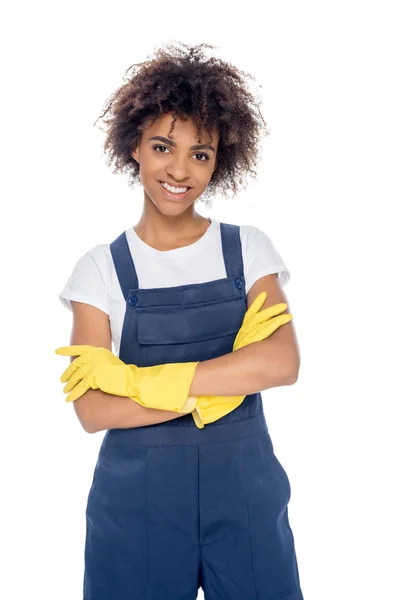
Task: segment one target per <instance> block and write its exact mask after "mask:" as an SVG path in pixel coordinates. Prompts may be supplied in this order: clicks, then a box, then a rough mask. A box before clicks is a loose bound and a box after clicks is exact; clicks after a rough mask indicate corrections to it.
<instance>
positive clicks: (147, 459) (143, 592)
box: [142, 452, 149, 600]
mask: <svg viewBox="0 0 400 600" xmlns="http://www.w3.org/2000/svg"><path fill="white" fill-rule="evenodd" d="M148 464H149V452H147V454H146V469H145V478H144V514H145V519H146V527H145V532H146V534H145V539H144V552H143V588H142V600H145V596H146V589H147V571H148V569H147V566H148V560H147V555H148V551H149V548H148V546H149V511H148V505H147V468H148Z"/></svg>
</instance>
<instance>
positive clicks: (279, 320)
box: [189, 292, 293, 429]
mask: <svg viewBox="0 0 400 600" xmlns="http://www.w3.org/2000/svg"><path fill="white" fill-rule="evenodd" d="M266 299H267V293H266V292H261V293H260V294H259V295H258V296H257V297H256V298H255V299H254V301H253V303H252V304H251V306H249V308H248V310H247V312H246V314H245V316H244V319H243V323H242V326H241V328H240V329H239V331H238V333H237V336H236V338H235V342H234V344H233V352H234V351H235V350H239V348H244V347H245V346H248V345H249V344H252V343H253V342H260V341H261V340H264V339H266V338H267V337H269V336H270V335H272V334H273V333H274V331H276V330H277V329H278V328H279V327H281V326H282V325H285V324H286V323H289V321H291V320H292V318H293V316H292V315H291V314H289V313H286V314H284V315H281V313H282V312H283V311H285V310H286V309H287V304H286V303H285V302H280V303H278V304H274V305H273V306H269V307H268V308H265V309H264V310H261V311H260V308H261V306H263V304H264V302H265V300H266ZM278 315H280V316H278ZM245 397H246V396H189V399H192V398H193V399H194V398H197V402H196V406H195V408H194V410H193V411H192V416H193V419H194V422H195V424H196V426H197V427H198V428H199V429H202V428H203V427H204V425H206V424H208V423H213V422H214V421H217V420H218V419H220V418H221V417H223V416H225V415H226V414H228V413H230V412H232V411H233V410H235V408H237V407H238V406H240V404H241V403H242V402H243V400H244V398H245Z"/></svg>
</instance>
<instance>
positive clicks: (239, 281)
mask: <svg viewBox="0 0 400 600" xmlns="http://www.w3.org/2000/svg"><path fill="white" fill-rule="evenodd" d="M235 285H236V287H237V288H238V289H239V290H240V289H241V288H242V287H243V282H242V281H241V280H240V279H239V278H238V279H236V280H235Z"/></svg>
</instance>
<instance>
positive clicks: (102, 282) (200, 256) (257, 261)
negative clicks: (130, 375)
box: [59, 217, 290, 355]
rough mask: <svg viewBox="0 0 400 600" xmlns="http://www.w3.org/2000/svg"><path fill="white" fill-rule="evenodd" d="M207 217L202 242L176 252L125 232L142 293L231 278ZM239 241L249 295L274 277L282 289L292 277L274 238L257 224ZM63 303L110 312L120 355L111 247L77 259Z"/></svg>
mask: <svg viewBox="0 0 400 600" xmlns="http://www.w3.org/2000/svg"><path fill="white" fill-rule="evenodd" d="M208 218H209V220H210V223H211V224H210V226H209V227H208V229H207V231H206V232H205V233H204V234H203V236H202V237H201V238H200V239H199V240H197V241H196V242H194V243H193V244H190V245H189V246H184V247H183V248H175V249H174V250H165V251H164V250H156V249H155V248H152V247H151V246H149V245H148V244H146V243H145V242H143V240H141V239H140V238H139V236H138V235H137V233H136V232H135V230H134V229H133V227H130V228H129V229H127V230H126V236H127V240H128V245H129V249H130V251H131V254H132V258H133V261H134V263H135V269H136V273H137V276H138V280H139V284H138V285H139V288H153V287H174V286H178V285H188V284H192V283H205V282H207V281H213V280H215V279H222V278H223V277H226V276H227V273H226V269H225V263H224V258H223V253H222V244H221V236H220V221H217V220H216V219H213V218H211V217H208ZM240 240H241V244H242V256H243V268H244V277H245V280H246V294H247V293H248V292H249V290H250V288H251V287H252V285H253V284H254V283H255V282H256V281H257V279H260V277H263V276H264V275H270V274H271V273H278V276H279V281H280V284H281V286H282V288H283V287H284V286H285V285H286V284H287V282H288V281H289V279H290V272H289V270H288V269H287V267H286V265H285V263H284V262H283V260H282V258H281V257H280V255H279V254H278V252H277V250H276V249H275V247H274V246H273V244H272V242H271V240H270V238H269V237H268V236H267V235H266V234H265V233H264V232H263V231H261V230H260V229H258V228H257V227H254V226H253V225H241V226H240ZM59 298H60V300H61V302H62V304H63V305H64V306H66V307H67V308H69V309H70V310H72V307H71V303H70V300H76V301H78V302H83V303H85V304H91V305H92V306H95V307H96V308H99V309H100V310H102V311H103V312H105V313H106V314H107V315H108V316H109V319H110V328H111V336H112V343H113V345H114V351H115V353H116V354H117V355H118V354H119V348H120V342H121V333H122V326H123V321H124V316H125V308H126V301H125V298H124V296H123V294H122V290H121V286H120V284H119V281H118V277H117V273H116V270H115V267H114V262H113V259H112V255H111V251H110V245H109V244H98V245H97V246H94V247H93V248H91V249H90V250H89V251H88V252H86V254H84V255H83V256H82V257H81V258H80V259H79V260H78V262H77V263H76V265H75V267H74V269H73V271H72V274H71V276H70V277H69V279H68V281H67V283H66V285H65V287H64V289H63V291H62V292H61V293H60V294H59Z"/></svg>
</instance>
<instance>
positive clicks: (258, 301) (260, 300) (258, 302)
mask: <svg viewBox="0 0 400 600" xmlns="http://www.w3.org/2000/svg"><path fill="white" fill-rule="evenodd" d="M267 295H268V294H267V292H261V293H260V294H258V296H256V298H255V299H254V300H253V302H252V303H251V304H250V306H249V308H248V309H247V311H246V313H245V315H244V319H243V323H242V327H243V325H247V323H248V322H249V321H250V320H251V319H252V318H253V317H254V315H255V314H257V312H258V311H259V310H260V308H261V307H262V305H263V304H264V302H265V300H266V298H267Z"/></svg>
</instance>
